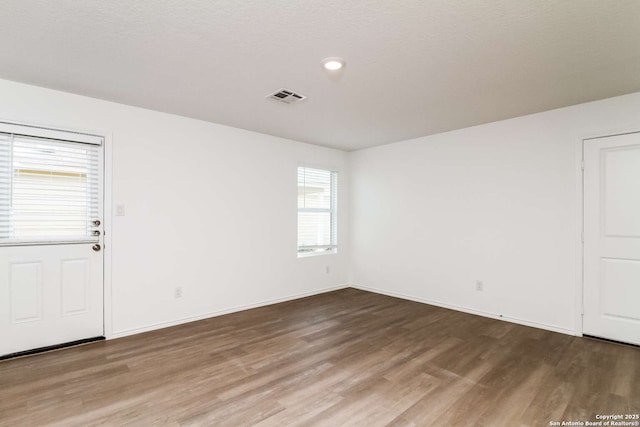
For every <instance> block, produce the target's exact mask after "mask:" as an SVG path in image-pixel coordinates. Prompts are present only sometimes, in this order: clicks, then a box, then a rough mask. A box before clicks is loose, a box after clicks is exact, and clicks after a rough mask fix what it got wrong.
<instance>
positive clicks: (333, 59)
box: [322, 56, 344, 71]
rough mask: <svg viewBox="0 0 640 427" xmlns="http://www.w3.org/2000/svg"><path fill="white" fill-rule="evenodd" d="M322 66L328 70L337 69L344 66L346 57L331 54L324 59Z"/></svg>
mask: <svg viewBox="0 0 640 427" xmlns="http://www.w3.org/2000/svg"><path fill="white" fill-rule="evenodd" d="M322 66H323V67H324V68H325V69H326V70H328V71H337V70H339V69H341V68H342V67H344V59H342V58H338V57H337V56H330V57H328V58H324V59H323V60H322Z"/></svg>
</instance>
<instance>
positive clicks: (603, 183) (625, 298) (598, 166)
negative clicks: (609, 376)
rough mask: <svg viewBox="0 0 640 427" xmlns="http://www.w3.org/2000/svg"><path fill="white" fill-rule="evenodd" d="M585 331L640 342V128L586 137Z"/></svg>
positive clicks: (615, 338)
mask: <svg viewBox="0 0 640 427" xmlns="http://www.w3.org/2000/svg"><path fill="white" fill-rule="evenodd" d="M583 332H584V334H587V335H593V336H598V337H602V338H608V339H613V340H617V341H623V342H628V343H632V344H640V133H633V134H627V135H618V136H611V137H605V138H597V139H591V140H586V141H585V142H584V323H583Z"/></svg>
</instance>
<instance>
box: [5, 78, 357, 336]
mask: <svg viewBox="0 0 640 427" xmlns="http://www.w3.org/2000/svg"><path fill="white" fill-rule="evenodd" d="M0 94H1V95H2V96H1V99H2V102H0V120H9V121H19V122H24V123H32V124H39V125H48V126H52V127H61V128H68V129H77V130H88V131H98V132H104V133H108V134H110V136H111V138H112V139H111V145H112V153H113V179H112V184H113V190H112V196H113V201H114V203H122V204H124V205H125V207H126V215H125V216H122V217H121V216H114V217H113V226H112V229H111V230H107V233H109V232H110V233H112V234H111V239H112V244H113V247H112V270H111V273H112V275H111V284H112V299H111V301H110V304H109V301H108V303H107V306H110V309H111V313H112V314H111V315H112V324H111V327H112V332H113V334H114V335H115V336H118V335H124V334H127V333H132V332H135V331H139V330H143V329H147V328H152V327H157V326H163V325H167V324H170V323H173V322H179V321H182V320H185V319H190V318H194V317H199V316H207V315H209V314H212V313H217V312H221V311H225V310H233V309H236V308H239V307H244V306H247V305H253V304H260V303H263V302H267V301H272V300H278V299H285V298H289V297H292V296H297V295H301V294H307V293H315V292H318V291H321V290H323V289H327V288H330V287H334V286H340V285H343V284H345V283H346V282H347V274H348V266H347V262H348V242H347V235H348V234H347V225H348V224H347V220H348V212H347V207H348V203H347V201H348V191H349V186H348V169H347V154H346V153H345V152H342V151H339V150H332V149H326V148H322V147H317V146H313V145H308V144H302V143H298V142H294V141H290V140H285V139H281V138H276V137H271V136H267V135H262V134H258V133H254V132H248V131H243V130H239V129H235V128H230V127H226V126H220V125H215V124H211V123H207V122H202V121H197V120H193V119H188V118H184V117H179V116H175V115H170V114H163V113H159V112H155V111H149V110H144V109H140V108H134V107H129V106H125V105H121V104H115V103H111V102H106V101H100V100H96V99H92V98H87V97H82V96H77V95H72V94H68V93H63V92H57V91H52V90H48V89H43V88H39V87H34V86H29V85H23V84H18V83H14V82H9V81H4V80H0ZM257 102H262V101H261V100H260V99H258V101H257ZM298 162H303V163H313V164H315V165H326V166H330V167H336V168H338V170H340V172H341V177H340V194H339V204H340V212H339V235H338V238H339V244H340V251H339V253H338V254H337V255H325V256H317V257H310V258H301V259H298V258H297V256H296V221H297V220H296V215H297V214H296V209H297V205H296V203H297V201H296V200H297V199H296V197H297V192H296V191H297V190H296V167H297V164H298ZM326 265H330V274H326V272H325V267H326ZM176 286H182V289H183V297H182V298H181V299H175V298H174V297H173V293H174V288H175V287H176ZM107 317H109V316H107Z"/></svg>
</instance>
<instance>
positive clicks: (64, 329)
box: [0, 244, 104, 355]
mask: <svg viewBox="0 0 640 427" xmlns="http://www.w3.org/2000/svg"><path fill="white" fill-rule="evenodd" d="M61 254H62V256H63V257H64V258H62V257H61ZM65 258H67V259H65ZM69 258H71V259H69ZM0 278H1V279H2V280H0V298H2V300H3V301H7V300H8V301H10V304H9V306H8V307H6V306H5V305H4V304H3V311H5V313H6V314H9V313H10V314H9V315H5V316H2V318H0V331H1V332H0V334H1V335H2V339H1V340H0V355H4V354H10V353H16V352H20V351H24V350H29V349H34V348H40V347H46V346H50V345H56V344H61V343H65V342H70V341H77V340H80V339H85V338H91V337H96V336H101V335H103V334H104V331H103V312H102V255H101V252H94V251H93V250H92V249H91V245H87V244H75V245H39V246H12V247H0ZM5 295H7V296H9V298H8V299H5V298H4V297H5ZM5 309H6V310H5Z"/></svg>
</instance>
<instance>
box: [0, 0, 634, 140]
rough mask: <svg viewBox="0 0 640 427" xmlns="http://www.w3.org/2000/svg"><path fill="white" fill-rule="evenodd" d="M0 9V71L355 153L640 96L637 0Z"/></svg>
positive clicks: (40, 0)
mask: <svg viewBox="0 0 640 427" xmlns="http://www.w3.org/2000/svg"><path fill="white" fill-rule="evenodd" d="M0 7H1V12H2V13H1V17H2V19H1V21H2V22H1V24H0V77H1V78H5V79H9V80H15V81H20V82H25V83H30V84H35V85H39V86H45V87H49V88H54V89H59V90H63V91H68V92H73V93H78V94H82V95H88V96H92V97H96V98H102V99H107V100H111V101H116V102H121V103H125V104H130V105H136V106H140V107H145V108H150V109H154V110H159V111H165V112H170V113H175V114H180V115H184V116H189V117H194V118H198V119H203V120H208V121H211V122H215V123H222V124H226V125H230V126H235V127H239V128H244V129H250V130H254V131H258V132H263V133H267V134H271V135H277V136H282V137H286V138H291V139H294V140H298V141H304V142H310V143H314V144H320V145H325V146H331V147H337V148H342V149H346V150H353V149H359V148H363V147H369V146H374V145H380V144H385V143H389V142H395V141H399V140H403V139H408V138H413V137H418V136H422V135H428V134H433V133H438V132H442V131H446V130H451V129H457V128H462V127H467V126H471V125H475V124H480V123H486V122H490V121H495V120H500V119H504V118H509V117H515V116H520V115H523V114H528V113H533V112H538V111H544V110H548V109H552V108H557V107H563V106H567V105H572V104H577V103H581V102H586V101H591V100H596V99H601V98H607V97H611V96H616V95H621V94H625V93H630V92H637V91H640V1H638V0H615V1H613V0H612V1H603V0H581V1H578V0H562V1H560V0H556V1H548V0H535V1H534V0H517V1H514V0H491V1H490V0H485V1H479V0H428V1H427V0H402V1H400V0H397V1H392V0H360V1H358V0H295V1H291V0H244V1H240V0H217V1H214V0H137V1H132V0H109V1H105V0H83V1H77V0H57V1H51V0H2V4H1V6H0ZM327 56H341V57H343V58H345V59H346V61H347V67H346V68H345V69H344V72H342V73H341V75H340V76H338V77H337V78H335V77H333V78H332V77H329V76H328V75H327V73H326V72H324V70H323V69H322V68H321V65H320V61H321V60H322V59H323V58H325V57H327ZM283 87H284V88H289V89H293V90H295V91H298V92H300V93H302V94H304V95H306V96H308V99H307V100H305V101H303V102H301V103H298V104H293V105H286V104H282V103H277V102H276V101H272V100H267V99H265V96H266V95H268V94H269V93H271V92H273V91H275V90H278V89H280V88H283Z"/></svg>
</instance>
